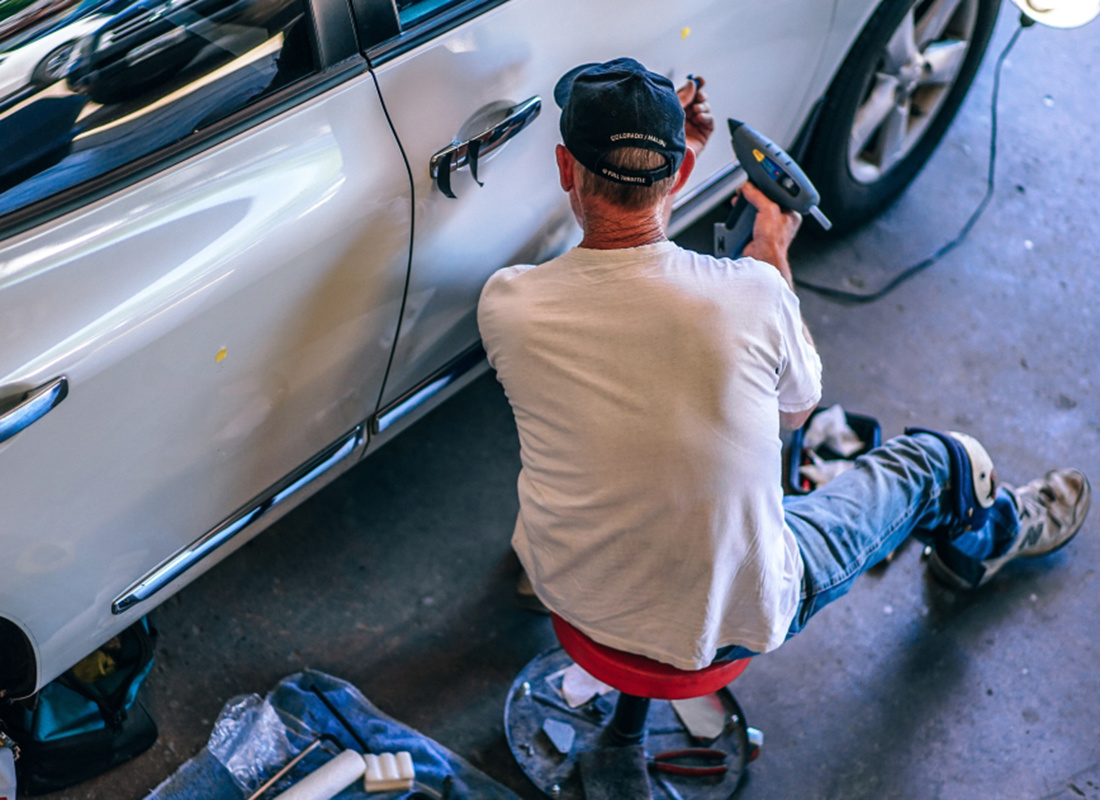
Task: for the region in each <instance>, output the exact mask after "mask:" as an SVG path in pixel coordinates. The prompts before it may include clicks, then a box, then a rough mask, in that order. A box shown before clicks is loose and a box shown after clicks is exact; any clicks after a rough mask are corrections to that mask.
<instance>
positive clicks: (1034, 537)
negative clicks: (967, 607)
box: [929, 469, 1092, 589]
mask: <svg viewBox="0 0 1100 800" xmlns="http://www.w3.org/2000/svg"><path fill="white" fill-rule="evenodd" d="M1002 488H1004V490H1005V491H1006V492H1008V494H1009V496H1010V497H1011V498H1012V501H1013V504H1014V505H1015V506H1016V515H1017V517H1018V518H1019V520H1020V531H1019V533H1018V534H1017V536H1016V541H1014V542H1013V543H1012V546H1011V547H1009V548H1008V551H1007V552H1006V553H1005V554H1004V555H1001V556H997V557H996V558H990V559H986V560H985V561H983V562H982V566H983V567H984V568H985V572H984V573H983V574H982V577H981V580H980V581H978V583H977V584H972V583H971V582H969V581H967V580H966V579H964V578H963V577H962V576H961V575H959V574H957V573H956V572H955V571H953V570H952V569H951V568H950V567H948V566H947V564H945V563H944V561H943V559H942V558H941V557H940V555H939V553H938V552H934V553H933V554H932V557H931V559H930V561H929V568H930V569H931V570H932V573H933V574H934V575H935V576H936V577H937V578H939V579H941V580H942V581H944V582H945V583H947V584H949V585H951V586H954V587H956V588H959V589H971V588H975V587H976V586H981V585H982V584H984V583H986V582H987V581H988V580H989V579H990V578H992V577H993V576H994V575H996V574H997V572H998V571H999V570H1000V569H1001V567H1003V566H1004V565H1005V564H1007V563H1008V562H1009V561H1011V560H1012V559H1014V558H1036V557H1038V556H1045V555H1047V554H1048V553H1053V552H1054V551H1055V550H1057V549H1058V548H1060V547H1064V546H1065V545H1066V544H1067V543H1068V542H1069V540H1070V539H1072V538H1073V537H1074V536H1075V535H1076V534H1077V531H1078V530H1080V528H1081V523H1083V522H1084V521H1085V515H1086V514H1088V511H1089V504H1090V502H1091V500H1092V488H1091V487H1090V486H1089V481H1088V478H1086V477H1085V476H1084V474H1083V473H1081V472H1079V471H1078V470H1075V469H1055V470H1051V471H1050V472H1048V473H1047V474H1046V475H1044V476H1043V477H1041V478H1037V479H1035V480H1033V481H1032V482H1031V483H1029V484H1027V485H1026V486H1021V487H1020V488H1019V489H1012V488H1011V487H1008V486H1004V487H1002Z"/></svg>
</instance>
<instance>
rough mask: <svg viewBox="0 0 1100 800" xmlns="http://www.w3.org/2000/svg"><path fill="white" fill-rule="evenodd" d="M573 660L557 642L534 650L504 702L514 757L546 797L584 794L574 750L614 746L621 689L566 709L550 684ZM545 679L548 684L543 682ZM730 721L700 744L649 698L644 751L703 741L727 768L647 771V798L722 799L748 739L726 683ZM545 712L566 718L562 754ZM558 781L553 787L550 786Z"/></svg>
mask: <svg viewBox="0 0 1100 800" xmlns="http://www.w3.org/2000/svg"><path fill="white" fill-rule="evenodd" d="M572 664H573V661H572V659H570V658H569V656H568V654H566V652H565V651H564V650H562V649H561V648H560V647H555V648H554V649H552V650H548V651H546V652H545V653H542V654H541V655H538V656H536V657H535V658H534V659H533V660H532V661H531V662H530V663H528V665H527V666H526V667H524V669H523V671H521V672H520V674H519V675H518V676H517V677H516V680H515V682H514V683H513V684H512V689H511V691H510V692H509V694H508V700H507V701H506V703H505V706H504V731H505V734H506V736H507V738H508V746H509V748H511V750H512V755H513V757H514V758H515V759H516V763H517V764H519V766H520V768H521V769H522V770H523V772H524V773H525V774H526V775H527V777H528V778H529V779H530V780H531V782H532V783H533V784H534V785H535V786H536V787H537V788H538V789H539V790H541V791H542V792H543V793H545V794H546V795H547V797H550V798H552V800H583V798H584V791H583V787H582V785H581V776H580V771H579V769H578V767H577V760H578V757H579V755H580V753H582V752H585V751H587V750H595V749H598V748H601V747H609V746H613V745H614V743H613V741H612V737H611V735H610V734H611V731H610V730H609V727H610V723H611V718H612V714H613V711H614V708H615V703H616V701H617V700H618V697H619V693H618V692H611V693H609V694H607V695H604V696H603V697H602V698H600V699H599V700H598V701H596V702H590V703H588V704H587V705H584V706H581V707H580V708H576V709H571V708H569V707H568V706H567V705H566V703H565V701H564V700H563V699H562V698H561V695H560V694H559V693H558V692H557V691H555V687H560V685H561V676H560V673H561V671H562V670H564V669H566V668H567V667H569V666H571V665H572ZM548 680H549V681H550V683H548ZM718 697H719V698H720V699H721V702H722V704H723V706H724V707H725V708H726V710H727V712H728V714H729V717H730V720H731V722H730V724H728V725H727V726H726V730H725V731H724V732H723V733H722V735H721V736H720V737H719V738H718V739H717V740H715V741H714V742H706V743H700V742H698V741H696V740H693V739H692V738H691V737H690V736H689V735H688V733H687V731H685V730H684V728H683V725H681V723H680V720H679V718H678V717H677V716H676V712H675V711H674V710H673V708H672V706H671V704H669V703H668V701H666V700H653V701H652V702H651V703H650V707H649V715H648V717H647V721H648V725H647V734H646V738H645V741H644V743H643V744H644V746H645V751H646V753H647V754H649V755H650V756H652V755H654V754H656V753H661V752H664V751H667V750H680V749H683V748H687V747H708V748H712V749H715V750H722V751H724V752H725V753H727V754H728V755H727V757H726V765H727V766H728V767H729V771H728V772H727V773H726V774H725V775H721V776H705V777H685V776H681V775H671V774H666V773H655V772H651V773H650V784H651V786H652V788H653V797H655V798H659V799H662V800H727V799H728V798H729V797H730V796H731V795H732V794H733V792H734V791H735V790H736V789H737V787H738V785H739V784H740V782H741V778H742V777H743V775H744V773H745V766H746V764H747V761H748V753H749V742H748V733H747V731H748V728H747V726H746V723H745V715H744V713H743V712H742V711H741V707H740V706H739V705H737V701H736V700H735V699H734V697H733V694H732V693H730V691H729V690H728V689H723V690H721V691H720V692H719V693H718ZM547 719H552V720H555V721H557V722H562V723H567V724H569V725H570V726H572V728H573V729H574V731H575V732H576V738H575V740H574V742H573V746H572V748H570V750H569V752H568V753H567V754H566V755H562V754H561V753H559V752H558V750H557V749H555V747H554V746H553V744H552V743H551V742H550V740H549V738H548V737H547V735H546V733H544V732H543V730H542V726H543V723H544V722H545V721H546V720H547ZM555 786H556V787H558V789H557V792H556V793H555V792H554V790H553V787H555Z"/></svg>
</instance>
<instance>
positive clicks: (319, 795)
mask: <svg viewBox="0 0 1100 800" xmlns="http://www.w3.org/2000/svg"><path fill="white" fill-rule="evenodd" d="M366 771H367V763H366V762H365V761H364V760H363V756H361V755H359V754H358V753H356V752H355V751H354V750H345V751H344V752H342V753H341V754H340V755H338V756H336V758H334V759H332V761H329V762H328V763H327V764H325V765H324V766H323V767H321V768H320V769H319V770H316V771H314V772H311V773H310V774H309V775H307V776H306V777H305V778H303V779H302V780H301V781H299V782H298V783H296V784H294V785H293V786H291V787H290V788H289V789H287V790H286V791H285V792H283V793H282V794H280V795H279V796H278V797H277V798H276V800H329V799H330V798H332V797H335V796H336V795H338V794H340V792H342V791H344V789H346V788H347V787H349V786H351V784H353V783H355V781H357V780H359V778H361V777H362V775H363V773H364V772H366Z"/></svg>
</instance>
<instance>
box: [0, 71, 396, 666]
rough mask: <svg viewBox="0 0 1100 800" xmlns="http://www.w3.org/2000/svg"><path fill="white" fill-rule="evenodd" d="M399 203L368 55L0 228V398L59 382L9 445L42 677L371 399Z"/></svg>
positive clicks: (1, 531)
mask: <svg viewBox="0 0 1100 800" xmlns="http://www.w3.org/2000/svg"><path fill="white" fill-rule="evenodd" d="M410 212H411V205H410V199H409V190H408V176H407V173H406V171H405V168H404V165H403V162H402V160H401V155H400V152H399V150H398V148H397V145H396V142H395V140H394V138H393V135H392V132H391V130H390V128H389V126H388V123H387V122H386V119H385V116H384V115H383V114H382V112H381V107H380V104H379V102H378V96H377V92H376V89H375V87H374V85H373V79H372V78H371V77H370V75H369V73H364V74H362V75H361V76H360V77H358V78H354V79H352V80H351V81H350V82H348V83H346V84H344V85H342V86H341V87H339V88H338V89H336V90H334V91H332V92H330V93H328V94H327V95H324V96H323V97H321V98H319V99H318V100H315V101H311V102H309V103H307V104H305V105H303V106H301V107H299V108H297V109H295V110H294V111H292V112H291V113H288V114H286V115H283V116H282V117H279V118H278V119H276V120H274V121H272V122H270V123H265V124H263V125H261V126H260V127H258V128H256V129H253V130H252V131H250V132H249V133H248V135H246V136H241V137H238V138H237V139H235V140H232V141H230V142H227V143H225V144H223V145H221V146H219V147H216V148H214V149H212V150H210V151H207V152H206V153H204V154H202V155H201V156H198V157H196V158H194V159H191V160H189V161H187V162H184V163H182V164H179V165H177V166H176V167H173V168H172V169H169V170H166V171H165V172H162V173H160V174H158V175H156V176H155V177H153V178H151V179H149V180H147V181H144V182H142V183H140V184H138V185H135V186H133V187H131V188H130V189H128V190H127V191H125V192H121V193H119V194H116V195H114V196H112V197H110V198H108V199H106V200H103V201H100V202H98V203H95V204H93V205H90V206H88V207H86V208H85V209H83V210H81V211H79V212H77V213H74V214H71V215H69V216H68V217H65V218H62V219H61V220H58V221H56V222H55V223H54V224H52V225H50V226H48V227H47V228H44V229H41V230H36V231H31V232H28V233H26V234H24V235H21V236H18V237H15V238H13V239H11V240H9V241H7V242H6V243H4V245H3V247H2V249H0V340H2V341H4V342H5V346H4V348H3V349H2V351H0V387H2V388H0V397H10V396H12V395H15V394H17V393H18V392H19V391H20V390H26V389H30V388H33V387H35V386H38V385H40V384H42V383H44V382H46V381H48V380H50V379H52V378H53V377H55V376H58V375H65V376H66V377H67V378H68V381H69V395H68V397H67V398H66V399H65V400H64V401H63V402H62V403H60V404H59V405H58V406H57V407H56V408H54V409H53V410H52V411H50V412H49V413H48V414H47V415H46V416H44V417H42V418H41V419H40V420H38V421H37V422H35V423H34V424H33V425H31V426H30V427H28V428H27V429H26V430H23V431H22V432H20V433H18V434H16V435H15V436H14V437H12V438H11V439H9V440H8V441H6V442H4V443H3V444H0V486H3V487H4V498H5V499H4V514H3V518H2V519H0V540H2V541H3V543H4V556H5V560H6V569H5V575H4V580H3V581H2V582H0V613H2V614H3V615H4V616H7V617H10V618H12V619H14V620H16V621H18V622H19V623H20V624H21V625H22V626H23V627H24V628H25V629H26V630H28V631H29V632H30V633H31V635H32V638H33V640H34V642H35V645H36V649H37V650H38V654H39V664H40V676H39V681H40V683H41V682H42V681H46V680H49V679H51V678H52V677H54V676H55V675H56V674H58V673H59V672H60V671H61V670H63V669H64V668H66V667H67V666H69V665H70V664H72V663H73V662H74V661H76V660H78V659H79V658H80V657H82V656H83V655H84V653H85V652H87V643H88V642H92V641H102V640H105V639H107V638H109V636H110V635H112V634H113V633H114V632H115V631H117V630H119V629H120V628H122V627H123V626H125V625H127V624H129V623H130V622H132V621H133V619H134V618H136V617H138V616H140V615H141V614H143V613H145V612H146V611H148V609H149V608H151V607H152V604H151V603H144V604H138V605H137V606H135V607H134V608H133V609H131V610H130V611H128V612H127V613H125V614H122V615H117V616H116V615H113V614H112V613H111V603H112V601H113V600H114V598H115V597H116V596H117V595H118V594H119V593H121V592H122V591H124V590H125V589H126V588H127V587H128V586H130V585H131V584H132V583H133V582H134V581H135V580H138V579H140V578H141V577H142V576H143V575H145V574H146V573H147V572H148V571H149V570H151V569H153V568H154V567H155V566H157V565H158V564H159V563H161V562H162V561H163V560H164V559H166V558H168V557H169V556H171V555H172V554H173V553H174V552H176V551H177V550H178V549H179V548H181V547H183V546H185V545H187V544H189V543H190V542H192V541H194V540H195V539H196V538H198V537H200V536H201V535H203V534H204V533H206V532H207V531H208V530H210V529H211V528H213V527H215V526H216V525H218V524H219V523H221V522H222V521H223V520H224V519H225V518H226V516H227V515H228V514H230V513H231V512H232V511H233V510H235V509H237V508H239V507H241V506H242V505H243V504H245V503H246V502H247V501H248V500H249V499H250V498H252V497H255V496H256V495H258V494H260V493H262V492H263V491H264V490H265V489H267V487H269V486H270V485H272V484H274V483H276V482H277V481H279V480H280V479H281V478H283V476H285V475H287V474H288V473H290V472H292V471H293V470H294V469H295V468H296V467H298V466H299V465H300V464H302V463H304V462H306V461H308V460H309V459H310V458H311V457H313V456H314V455H315V454H316V453H317V452H318V451H319V450H320V449H321V448H323V447H324V446H325V445H328V444H330V443H331V442H334V441H336V440H338V439H339V438H340V437H341V436H346V435H347V433H348V431H350V430H351V429H353V428H354V427H355V426H357V425H358V424H359V423H360V422H361V421H362V420H363V419H365V418H366V417H367V416H369V414H370V413H371V412H372V411H373V410H374V408H375V406H376V404H377V400H378V393H379V391H380V389H381V385H382V379H383V375H384V371H385V365H386V362H387V358H388V355H389V352H390V348H391V347H392V344H393V336H394V331H395V328H396V324H397V319H398V313H399V310H400V304H401V296H402V292H403V289H404V283H405V276H406V270H407V263H408V244H409V226H410ZM353 462H354V459H348V464H349V465H350V463H353ZM334 474H335V473H334ZM329 477H332V476H329ZM313 488H316V487H313ZM273 518H274V517H273ZM260 527H262V526H257V528H256V530H259V528H260ZM253 532H254V531H253ZM246 538H247V537H242V538H241V540H240V541H239V542H236V543H235V544H234V546H233V547H227V548H224V549H223V550H221V551H218V552H217V553H216V554H214V555H212V556H210V557H209V558H208V559H206V560H204V561H203V562H202V563H201V564H200V566H199V568H197V569H194V570H192V571H191V572H190V573H188V574H186V575H185V576H184V577H182V578H180V579H179V580H178V581H176V582H175V583H173V584H171V585H170V586H169V587H168V588H167V589H166V590H165V591H164V592H163V593H162V596H161V597H158V601H159V600H162V599H163V597H166V596H168V595H169V594H171V592H172V591H175V590H176V589H178V588H180V587H181V586H183V585H185V584H186V583H187V582H188V581H189V580H191V579H193V578H194V577H195V576H196V575H198V574H199V573H200V572H201V571H202V570H204V569H205V568H207V567H209V566H210V565H211V564H213V563H215V562H216V561H217V560H218V559H220V558H222V557H224V556H225V555H227V554H228V553H229V552H231V551H232V549H235V547H236V546H239V544H240V543H243V541H244V540H245V539H246ZM42 586H50V587H52V589H51V590H50V591H41V590H40V587H42ZM59 587H65V588H64V590H63V591H59V590H58V588H59ZM93 646H94V645H93Z"/></svg>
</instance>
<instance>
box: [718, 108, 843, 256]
mask: <svg viewBox="0 0 1100 800" xmlns="http://www.w3.org/2000/svg"><path fill="white" fill-rule="evenodd" d="M729 126H730V138H731V140H732V141H733V153H734V155H735V156H736V157H737V161H738V162H739V163H740V164H741V168H742V169H744V170H745V174H746V175H748V177H749V180H750V181H752V184H753V185H754V186H756V187H757V188H758V189H759V190H760V191H762V192H763V193H764V195H765V196H766V197H767V198H768V199H769V200H771V201H772V202H773V203H776V204H777V205H779V206H780V207H781V208H784V209H788V210H790V211H797V212H798V213H799V214H810V215H811V216H812V217H813V218H814V219H816V220H817V221H818V222H819V223H821V227H823V228H824V229H825V230H829V228H831V227H833V224H832V223H831V222H829V219H828V218H827V217H826V216H825V215H824V214H822V213H821V209H820V208H818V207H817V204H818V203H819V202H821V195H820V194H818V192H817V189H816V188H814V185H813V183H811V182H810V179H809V178H807V177H806V174H805V173H804V172H803V171H802V168H801V167H799V166H798V164H796V163H795V162H794V159H793V158H791V157H790V156H789V155H787V153H785V152H784V151H783V149H782V148H780V147H779V145H777V144H776V143H775V142H773V141H772V140H771V139H769V138H768V137H767V136H765V135H764V134H762V133H760V131H758V130H755V129H754V128H751V127H749V126H748V125H746V124H745V123H743V122H738V121H737V120H734V119H731V120H729ZM755 222H756V209H755V208H753V206H752V204H751V203H749V201H748V200H746V199H745V198H744V197H741V196H739V197H738V198H737V201H736V202H735V203H734V204H733V210H731V211H730V215H729V217H727V218H726V221H725V222H718V223H715V225H714V255H716V256H717V257H718V258H738V257H740V255H741V251H742V250H744V249H745V245H747V244H748V243H749V242H750V241H751V240H752V228H753V225H754V223H755Z"/></svg>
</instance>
